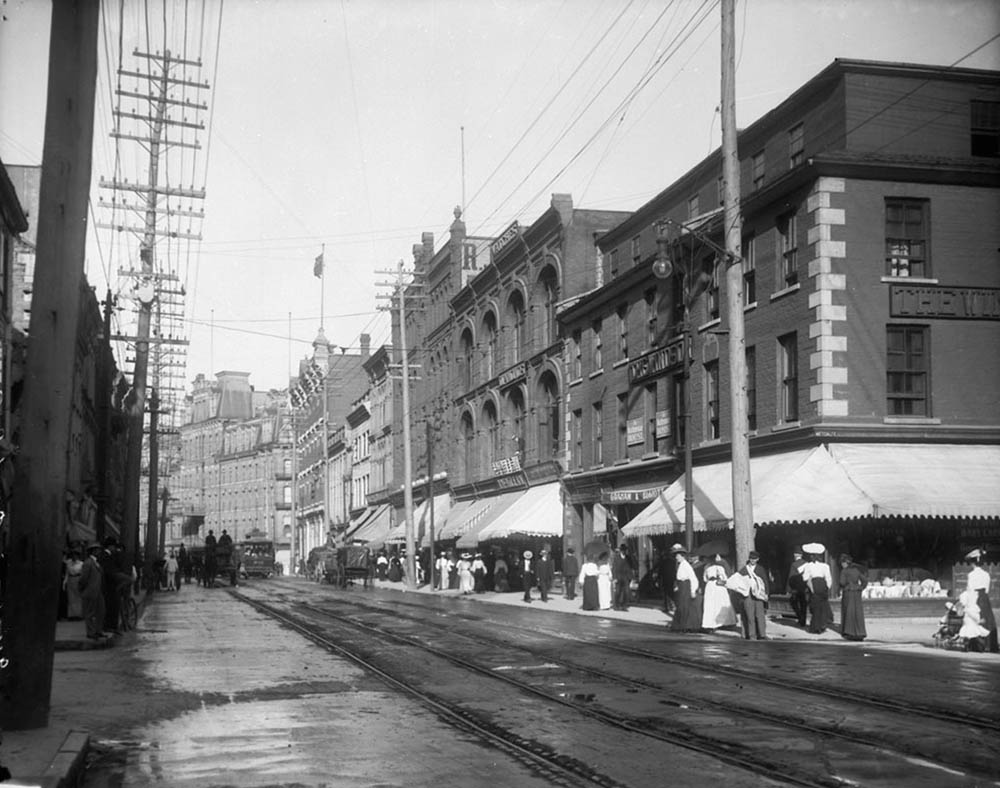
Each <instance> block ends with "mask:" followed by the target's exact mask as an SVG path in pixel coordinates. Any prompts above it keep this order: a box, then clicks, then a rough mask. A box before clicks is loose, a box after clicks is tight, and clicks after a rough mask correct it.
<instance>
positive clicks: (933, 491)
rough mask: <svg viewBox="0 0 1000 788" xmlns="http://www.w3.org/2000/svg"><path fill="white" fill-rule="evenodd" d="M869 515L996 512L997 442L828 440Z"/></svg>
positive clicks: (999, 484) (999, 499)
mask: <svg viewBox="0 0 1000 788" xmlns="http://www.w3.org/2000/svg"><path fill="white" fill-rule="evenodd" d="M830 454H831V455H832V456H833V458H834V459H835V460H836V461H837V464H838V465H840V466H841V467H843V468H844V470H846V472H847V474H848V475H849V476H850V477H851V480H852V481H853V482H854V483H855V484H857V486H858V487H860V488H861V489H862V490H863V491H864V492H865V494H866V495H867V496H868V497H869V498H870V499H871V501H872V511H871V514H872V516H874V517H1000V446H982V445H980V446H964V445H960V444H933V443H914V444H905V443H889V444H882V443H833V444H831V445H830Z"/></svg>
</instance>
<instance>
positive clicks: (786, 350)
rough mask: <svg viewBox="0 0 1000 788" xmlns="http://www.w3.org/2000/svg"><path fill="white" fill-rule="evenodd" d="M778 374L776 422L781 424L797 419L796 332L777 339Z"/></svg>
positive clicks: (797, 357) (797, 374)
mask: <svg viewBox="0 0 1000 788" xmlns="http://www.w3.org/2000/svg"><path fill="white" fill-rule="evenodd" d="M778 365H779V367H778V374H779V376H780V384H781V385H780V392H779V397H778V407H779V411H778V420H779V421H781V422H790V421H798V419H799V352H798V335H797V334H796V332H794V331H793V332H792V333H791V334H785V335H784V336H780V337H778Z"/></svg>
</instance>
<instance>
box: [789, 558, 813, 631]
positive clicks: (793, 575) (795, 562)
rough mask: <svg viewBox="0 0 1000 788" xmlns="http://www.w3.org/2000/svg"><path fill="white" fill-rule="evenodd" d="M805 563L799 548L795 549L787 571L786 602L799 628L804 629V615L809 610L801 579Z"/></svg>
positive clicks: (803, 583) (803, 581)
mask: <svg viewBox="0 0 1000 788" xmlns="http://www.w3.org/2000/svg"><path fill="white" fill-rule="evenodd" d="M805 562H806V561H805V559H804V558H803V557H802V550H801V548H798V547H796V548H795V549H794V550H792V565H791V566H790V567H789V569H788V584H787V591H788V602H789V604H790V605H791V606H792V611H793V612H794V613H795V620H796V621H798V622H799V626H800V627H805V625H806V613H807V612H808V610H809V605H808V603H807V602H806V581H805V578H803V577H802V566H803V564H805Z"/></svg>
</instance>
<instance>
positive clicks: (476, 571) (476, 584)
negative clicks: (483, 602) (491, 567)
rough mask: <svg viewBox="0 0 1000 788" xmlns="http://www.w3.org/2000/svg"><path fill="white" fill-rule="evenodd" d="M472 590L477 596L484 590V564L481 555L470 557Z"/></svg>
mask: <svg viewBox="0 0 1000 788" xmlns="http://www.w3.org/2000/svg"><path fill="white" fill-rule="evenodd" d="M472 590H473V591H474V592H475V593H477V594H482V593H483V592H484V591H485V590H486V563H485V562H484V561H483V554H482V553H476V554H475V555H474V556H473V557H472Z"/></svg>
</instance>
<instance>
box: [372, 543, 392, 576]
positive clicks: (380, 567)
mask: <svg viewBox="0 0 1000 788" xmlns="http://www.w3.org/2000/svg"><path fill="white" fill-rule="evenodd" d="M388 573H389V556H387V555H386V554H385V550H379V552H378V558H376V559H375V574H376V575H377V576H378V579H379V580H385V578H386V575H387V574H388Z"/></svg>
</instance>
